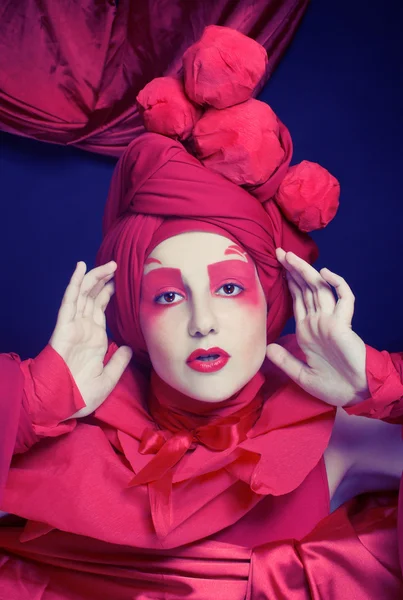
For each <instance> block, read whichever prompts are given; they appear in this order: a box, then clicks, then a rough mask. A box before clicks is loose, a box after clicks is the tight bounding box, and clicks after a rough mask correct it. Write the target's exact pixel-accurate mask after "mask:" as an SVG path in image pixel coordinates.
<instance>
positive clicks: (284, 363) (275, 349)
mask: <svg viewBox="0 0 403 600" xmlns="http://www.w3.org/2000/svg"><path fill="white" fill-rule="evenodd" d="M266 356H267V358H268V359H269V360H271V362H272V363H274V364H275V365H276V366H277V367H279V369H281V370H282V371H284V373H285V374H286V375H288V377H290V379H292V380H293V381H295V383H297V384H300V381H301V378H302V376H303V373H304V371H306V370H307V369H308V370H309V367H307V365H306V364H305V363H304V362H302V361H301V360H299V359H298V358H296V357H295V356H293V355H292V354H291V353H290V352H288V350H286V349H285V348H283V347H282V346H280V345H279V344H269V345H268V346H267V349H266Z"/></svg>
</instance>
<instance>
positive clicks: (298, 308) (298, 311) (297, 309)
mask: <svg viewBox="0 0 403 600" xmlns="http://www.w3.org/2000/svg"><path fill="white" fill-rule="evenodd" d="M287 282H288V288H289V290H290V294H291V296H292V301H293V310H294V318H295V321H296V322H297V323H300V322H301V321H303V320H304V319H305V318H306V315H307V311H306V307H305V302H304V298H303V295H302V291H301V288H300V287H299V285H297V284H296V283H295V281H294V279H293V278H292V277H291V276H288V275H287Z"/></svg>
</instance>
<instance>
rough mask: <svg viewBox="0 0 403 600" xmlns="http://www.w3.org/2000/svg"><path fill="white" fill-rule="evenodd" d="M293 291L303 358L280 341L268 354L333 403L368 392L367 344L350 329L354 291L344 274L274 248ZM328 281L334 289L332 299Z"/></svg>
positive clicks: (353, 399)
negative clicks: (312, 264) (291, 351)
mask: <svg viewBox="0 0 403 600" xmlns="http://www.w3.org/2000/svg"><path fill="white" fill-rule="evenodd" d="M276 253H277V259H278V260H279V262H280V263H281V265H282V266H283V267H284V269H286V271H287V280H288V286H289V289H290V292H291V295H292V297H293V303H294V316H295V323H296V337H297V341H298V344H299V346H300V348H301V350H302V351H303V352H304V354H305V357H306V362H302V361H300V360H298V359H297V358H296V357H295V356H293V355H292V354H290V353H289V352H288V351H287V350H286V349H285V348H283V347H282V346H279V345H278V344H269V345H268V347H267V357H268V358H269V359H270V360H271V361H272V362H273V363H274V364H276V365H277V366H278V367H279V368H281V369H282V370H283V371H284V372H285V373H286V374H287V375H288V376H289V377H290V378H291V379H292V380H293V381H295V382H296V383H297V384H298V385H299V386H300V387H302V388H303V389H304V390H305V391H307V392H308V393H310V394H312V395H313V396H315V397H316V398H319V399H321V400H323V401H325V402H327V403H329V404H332V405H334V406H345V405H347V404H348V405H352V404H355V403H357V402H359V401H360V400H364V399H365V398H367V397H368V396H369V391H368V384H367V378H366V374H365V356H366V352H365V344H364V342H363V341H362V339H361V338H360V337H359V336H358V335H357V334H356V333H354V331H353V330H352V329H351V321H352V318H353V314H354V296H353V293H352V291H351V289H350V287H349V286H348V284H347V283H346V282H345V281H344V279H343V278H342V277H340V276H339V275H336V274H335V273H332V272H331V271H329V269H322V270H321V271H320V272H318V271H316V269H314V268H313V267H312V266H311V265H309V264H308V263H307V262H305V261H304V260H302V259H301V258H299V257H298V256H296V255H295V254H293V253H292V252H287V253H286V252H284V250H282V249H280V248H278V249H277V251H276ZM331 286H332V287H333V288H334V289H335V290H336V293H337V296H338V300H337V302H336V299H335V296H334V294H333V291H332V288H331Z"/></svg>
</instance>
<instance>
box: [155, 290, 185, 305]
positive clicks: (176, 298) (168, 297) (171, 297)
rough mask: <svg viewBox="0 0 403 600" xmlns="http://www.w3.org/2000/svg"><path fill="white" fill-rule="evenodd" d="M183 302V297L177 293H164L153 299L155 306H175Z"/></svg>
mask: <svg viewBox="0 0 403 600" xmlns="http://www.w3.org/2000/svg"><path fill="white" fill-rule="evenodd" d="M181 300H183V296H182V295H181V294H178V292H164V293H163V294H160V295H159V296H157V297H156V298H155V299H154V302H156V303H157V304H177V303H178V302H180V301H181Z"/></svg>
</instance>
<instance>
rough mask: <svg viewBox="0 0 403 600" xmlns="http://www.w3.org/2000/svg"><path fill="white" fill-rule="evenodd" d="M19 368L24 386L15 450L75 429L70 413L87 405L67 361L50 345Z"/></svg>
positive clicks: (21, 449)
mask: <svg viewBox="0 0 403 600" xmlns="http://www.w3.org/2000/svg"><path fill="white" fill-rule="evenodd" d="M20 368H21V371H22V374H23V376H24V389H23V394H22V405H21V413H20V419H19V427H18V433H17V441H16V445H15V452H16V453H20V452H25V451H26V450H28V448H30V447H31V446H32V445H33V444H34V443H35V442H37V441H38V440H39V439H40V438H43V437H56V436H59V435H62V434H64V433H68V432H69V431H72V430H73V429H74V427H75V426H76V420H75V419H69V417H71V415H73V414H74V413H75V412H77V411H78V410H80V409H81V408H84V406H85V403H84V401H83V399H82V397H81V394H80V392H79V390H78V388H77V386H76V384H75V381H74V379H73V377H72V375H71V373H70V371H69V369H68V367H67V365H66V363H65V362H64V360H63V359H62V358H61V356H60V355H59V354H58V353H57V352H56V351H55V350H53V348H52V347H51V346H49V345H48V346H46V348H45V349H44V350H42V352H41V353H40V354H39V355H38V356H37V357H36V358H34V359H29V360H26V361H23V362H22V363H21V364H20ZM65 419H69V420H68V421H65Z"/></svg>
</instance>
